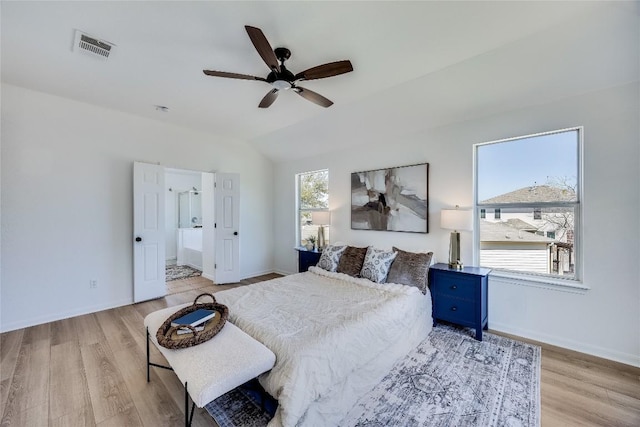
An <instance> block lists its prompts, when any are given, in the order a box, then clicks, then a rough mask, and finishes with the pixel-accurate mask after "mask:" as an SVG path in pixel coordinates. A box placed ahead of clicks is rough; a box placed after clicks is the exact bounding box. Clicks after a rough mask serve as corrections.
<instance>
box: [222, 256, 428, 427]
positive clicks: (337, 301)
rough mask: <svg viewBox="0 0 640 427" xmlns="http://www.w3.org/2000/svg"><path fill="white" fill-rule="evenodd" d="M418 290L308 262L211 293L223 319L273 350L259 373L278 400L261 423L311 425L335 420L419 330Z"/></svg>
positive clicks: (423, 316)
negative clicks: (299, 269) (305, 267)
mask: <svg viewBox="0 0 640 427" xmlns="http://www.w3.org/2000/svg"><path fill="white" fill-rule="evenodd" d="M423 291H424V292H425V293H423ZM423 291H421V290H420V289H418V288H416V287H411V286H405V285H401V284H393V283H384V284H378V283H374V282H371V281H369V280H367V279H361V278H355V277H352V276H349V275H346V274H343V273H334V272H329V271H326V270H323V269H320V268H318V267H311V268H310V269H309V271H308V272H305V273H299V274H294V275H290V276H285V277H281V278H278V279H274V280H270V281H267V282H260V283H256V284H253V285H249V286H242V287H238V288H234V289H230V290H226V291H221V292H218V293H216V298H217V300H218V301H219V302H220V303H222V304H225V305H227V306H228V307H229V309H230V310H229V312H230V315H229V320H230V321H231V322H233V323H234V324H235V325H237V326H238V327H239V328H240V329H242V330H243V331H245V332H246V333H247V334H249V335H251V336H252V337H253V338H255V339H256V340H258V341H260V342H262V343H263V344H264V345H265V346H267V347H268V348H269V349H271V350H272V351H273V352H274V353H275V354H276V364H275V366H274V368H273V369H272V370H271V371H270V372H267V373H265V374H263V375H262V376H261V377H260V378H259V381H260V383H261V385H262V386H263V387H264V389H265V390H266V391H267V392H268V393H269V394H271V395H272V396H273V397H274V398H276V399H277V400H278V403H279V405H278V409H277V411H276V414H275V416H274V418H273V419H272V421H271V422H270V424H269V426H273V427H275V426H286V427H289V426H297V425H300V426H319V425H339V423H340V420H341V419H342V418H343V417H344V416H345V415H346V413H347V412H348V411H349V409H351V407H352V406H353V405H354V404H355V403H356V401H357V400H358V398H359V397H360V396H362V395H364V394H365V393H366V392H367V391H369V390H370V389H371V388H372V387H373V386H374V385H375V384H377V383H378V382H379V381H380V380H381V379H382V377H383V376H384V375H385V374H386V373H387V372H388V371H389V370H390V369H391V367H392V366H393V364H394V362H395V361H396V360H398V359H399V358H400V357H402V356H404V355H405V354H407V353H408V352H409V351H410V350H411V349H412V348H414V347H416V346H417V345H418V344H419V343H420V342H421V341H423V340H424V339H425V338H426V337H427V335H428V334H429V332H430V331H431V328H432V319H431V296H430V293H429V291H428V289H426V290H423Z"/></svg>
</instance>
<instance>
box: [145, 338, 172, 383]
mask: <svg viewBox="0 0 640 427" xmlns="http://www.w3.org/2000/svg"><path fill="white" fill-rule="evenodd" d="M151 366H155V367H156V368H162V369H168V370H170V371H173V368H172V367H171V366H164V365H158V364H157V363H153V362H151V361H150V352H149V328H147V382H149V381H150V378H149V367H151Z"/></svg>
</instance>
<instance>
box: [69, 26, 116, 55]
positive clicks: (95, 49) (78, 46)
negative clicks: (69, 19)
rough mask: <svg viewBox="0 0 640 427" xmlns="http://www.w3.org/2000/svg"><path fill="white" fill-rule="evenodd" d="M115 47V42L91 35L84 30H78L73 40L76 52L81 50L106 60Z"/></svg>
mask: <svg viewBox="0 0 640 427" xmlns="http://www.w3.org/2000/svg"><path fill="white" fill-rule="evenodd" d="M114 47H115V45H114V44H113V43H109V42H108V41H105V40H100V39H97V38H95V37H91V36H90V35H88V34H85V33H83V32H82V31H79V30H76V33H75V39H74V42H73V50H74V52H81V53H85V54H87V55H89V56H92V57H94V58H99V59H103V60H106V59H107V58H109V55H110V54H111V53H112V52H113V48H114Z"/></svg>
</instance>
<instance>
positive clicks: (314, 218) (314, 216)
mask: <svg viewBox="0 0 640 427" xmlns="http://www.w3.org/2000/svg"><path fill="white" fill-rule="evenodd" d="M311 223H313V224H314V225H318V226H319V227H318V250H319V251H321V250H322V249H324V246H325V240H324V226H325V225H330V224H331V212H329V211H317V212H311Z"/></svg>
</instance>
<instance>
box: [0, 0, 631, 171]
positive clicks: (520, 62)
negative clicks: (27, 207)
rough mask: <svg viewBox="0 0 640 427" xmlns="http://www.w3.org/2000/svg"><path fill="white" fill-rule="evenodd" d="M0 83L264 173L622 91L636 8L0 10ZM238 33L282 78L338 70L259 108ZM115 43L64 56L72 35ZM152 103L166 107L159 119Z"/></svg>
mask: <svg viewBox="0 0 640 427" xmlns="http://www.w3.org/2000/svg"><path fill="white" fill-rule="evenodd" d="M0 7H1V9H0V13H1V24H2V26H1V35H2V81H3V82H6V83H9V84H13V85H18V86H22V87H26V88H30V89H34V90H38V91H43V92H47V93H51V94H54V95H58V96H62V97H66V98H71V99H75V100H78V101H81V102H86V103H90V104H95V105H99V106H103V107H106V108H111V109H115V110H120V111H124V112H128V113H132V114H135V115H139V116H144V117H148V118H152V119H155V120H160V121H164V122H169V123H174V124H177V125H180V126H187V127H190V128H194V129H198V130H203V131H206V132H210V133H212V134H216V135H219V136H222V137H229V138H239V139H243V140H246V141H248V142H249V143H251V144H253V145H254V146H255V147H256V148H257V149H258V150H260V151H262V152H263V153H265V154H266V155H267V156H269V157H271V158H272V159H274V160H276V161H277V160H282V159H290V158H296V157H303V156H308V155H312V154H315V153H319V152H325V151H329V150H334V149H338V148H341V147H345V146H346V145H349V144H362V143H363V142H364V141H367V140H370V139H381V138H389V137H393V136H394V135H395V136H397V135H404V134H410V133H412V132H417V131H419V130H421V129H425V128H429V127H436V126H441V125H445V124H449V123H455V122H457V121H463V120H469V119H473V118H477V117H482V116H485V115H490V114H495V113H499V112H501V111H506V110H510V109H514V108H520V107H524V106H527V105H534V104H541V103H544V102H548V101H550V100H553V99H558V98H562V97H567V96H572V95H576V94H581V93H586V92H589V91H593V90H598V89H602V88H606V87H611V86H615V85H619V84H623V83H627V82H631V81H637V80H638V75H639V65H638V64H639V58H638V43H639V42H638V36H639V34H638V22H639V19H640V18H639V12H638V10H639V7H638V2H592V1H588V2H578V1H571V2H539V1H531V2H527V1H514V2H501V1H498V2H484V1H469V2H444V1H443V2H439V1H429V2H398V1H394V2H364V1H363V2H358V1H357V2H341V1H337V2H320V1H318V2H270V1H257V2H217V1H211V2H205V1H202V2H177V1H176V2H165V1H145V2H116V1H113V2H111V1H107V2H99V1H96V2H92V1H88V2H57V1H50V2H6V1H4V2H2V3H1V6H0ZM244 25H252V26H255V27H259V28H261V29H262V30H263V32H264V34H265V35H266V37H267V39H268V40H269V42H270V43H271V45H272V46H273V47H274V48H275V47H279V46H284V47H287V48H289V49H290V50H291V51H292V56H291V59H290V60H289V61H287V67H288V68H289V69H290V70H292V71H293V72H294V73H295V72H298V71H302V70H305V69H307V68H310V67H312V66H315V65H319V64H322V63H326V62H331V61H335V60H342V59H349V60H351V62H352V63H353V67H354V71H353V72H351V73H349V74H344V75H341V76H336V77H331V78H328V79H322V80H314V81H308V82H304V84H301V85H303V86H304V87H307V88H308V89H311V90H313V91H316V92H318V93H320V94H322V95H324V96H325V97H327V98H329V99H331V100H332V101H334V103H335V104H334V105H333V106H331V107H330V108H327V109H325V108H322V107H319V106H317V105H315V104H313V103H310V102H308V101H305V100H304V99H302V98H301V97H299V96H296V95H295V94H294V93H292V92H288V93H283V94H281V95H280V97H279V98H278V99H277V100H276V102H275V103H274V104H273V105H272V106H271V107H270V108H268V109H259V108H258V103H259V102H260V100H261V99H262V97H263V96H264V95H265V94H266V93H267V92H268V91H269V90H270V86H269V85H268V84H267V83H265V82H260V81H249V80H231V79H224V78H216V77H208V76H205V75H204V74H203V73H202V70H203V69H213V70H221V71H229V72H236V73H242V74H251V75H257V76H263V77H266V75H267V73H268V71H269V70H268V68H267V66H266V65H265V64H264V62H263V61H262V60H261V58H260V56H259V55H258V54H257V52H256V51H255V49H254V47H253V45H252V44H251V41H250V40H249V38H248V36H247V34H246V32H245V29H244ZM75 29H79V30H82V31H84V32H86V33H88V34H90V35H92V36H94V37H97V38H100V39H104V40H107V41H109V42H112V43H114V44H115V45H116V48H115V50H114V52H113V54H112V55H111V56H110V57H109V59H108V60H106V61H101V60H96V59H94V58H91V57H88V56H86V55H79V54H77V53H74V52H73V51H72V43H73V38H74V30H75ZM155 105H164V106H167V107H169V112H166V113H163V112H160V111H157V110H156V109H155Z"/></svg>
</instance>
